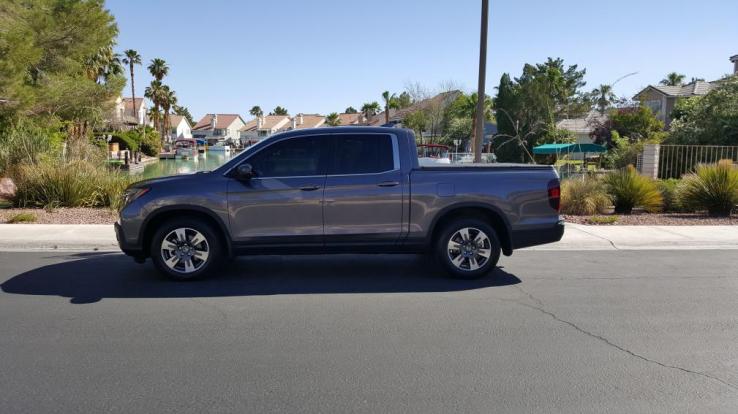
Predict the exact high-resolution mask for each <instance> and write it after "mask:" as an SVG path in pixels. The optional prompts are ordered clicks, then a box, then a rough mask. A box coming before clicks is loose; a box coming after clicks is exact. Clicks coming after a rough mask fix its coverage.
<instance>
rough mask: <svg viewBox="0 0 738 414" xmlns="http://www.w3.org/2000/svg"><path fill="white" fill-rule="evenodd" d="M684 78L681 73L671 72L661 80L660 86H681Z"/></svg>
mask: <svg viewBox="0 0 738 414" xmlns="http://www.w3.org/2000/svg"><path fill="white" fill-rule="evenodd" d="M685 77H686V76H684V75H682V74H681V73H676V72H671V73H669V74H667V75H666V77H665V78H664V79H661V84H662V85H665V86H682V85H683V84H684V78H685Z"/></svg>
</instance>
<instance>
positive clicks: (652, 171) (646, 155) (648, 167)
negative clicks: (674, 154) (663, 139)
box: [641, 144, 660, 179]
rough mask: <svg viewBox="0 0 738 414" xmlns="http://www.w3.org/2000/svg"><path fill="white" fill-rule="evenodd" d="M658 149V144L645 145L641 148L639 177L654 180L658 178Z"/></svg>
mask: <svg viewBox="0 0 738 414" xmlns="http://www.w3.org/2000/svg"><path fill="white" fill-rule="evenodd" d="M659 149H660V148H659V144H646V145H644V146H643V161H642V164H641V175H645V176H646V177H651V178H654V179H655V178H659Z"/></svg>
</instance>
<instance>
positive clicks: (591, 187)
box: [561, 175, 610, 216]
mask: <svg viewBox="0 0 738 414" xmlns="http://www.w3.org/2000/svg"><path fill="white" fill-rule="evenodd" d="M609 206H610V197H608V196H607V193H606V192H605V189H604V187H603V185H602V181H601V180H599V179H598V178H597V177H593V176H586V175H585V176H583V177H582V178H572V179H569V180H564V181H563V182H562V183H561V212H562V213H564V214H573V215H586V216H589V215H593V214H601V213H604V211H605V209H607V208H608V207H609Z"/></svg>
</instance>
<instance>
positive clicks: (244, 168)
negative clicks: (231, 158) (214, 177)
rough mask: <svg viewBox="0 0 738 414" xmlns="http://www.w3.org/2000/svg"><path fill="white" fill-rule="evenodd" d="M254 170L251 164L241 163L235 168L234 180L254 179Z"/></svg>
mask: <svg viewBox="0 0 738 414" xmlns="http://www.w3.org/2000/svg"><path fill="white" fill-rule="evenodd" d="M254 175H255V174H254V169H253V168H252V167H251V164H247V163H243V164H241V165H239V166H238V167H236V178H238V179H239V180H244V181H248V180H250V179H251V178H253V177H254Z"/></svg>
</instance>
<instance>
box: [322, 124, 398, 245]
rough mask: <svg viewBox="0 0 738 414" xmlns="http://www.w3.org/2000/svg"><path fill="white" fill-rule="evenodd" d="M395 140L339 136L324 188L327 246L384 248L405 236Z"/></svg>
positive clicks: (385, 137)
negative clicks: (349, 245)
mask: <svg viewBox="0 0 738 414" xmlns="http://www.w3.org/2000/svg"><path fill="white" fill-rule="evenodd" d="M396 140H397V138H396V137H395V136H393V135H390V134H336V135H334V136H333V151H332V152H331V161H330V162H329V163H328V164H329V167H328V176H327V178H326V182H325V196H324V199H325V207H324V210H323V214H324V216H325V237H326V239H325V241H326V244H328V245H332V244H338V245H345V244H353V243H356V244H371V243H378V244H386V243H393V242H396V241H397V240H398V239H399V237H400V235H401V234H402V206H403V196H404V195H403V191H404V185H403V179H402V178H403V177H402V172H401V170H400V159H399V154H398V146H397V141H396Z"/></svg>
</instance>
